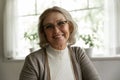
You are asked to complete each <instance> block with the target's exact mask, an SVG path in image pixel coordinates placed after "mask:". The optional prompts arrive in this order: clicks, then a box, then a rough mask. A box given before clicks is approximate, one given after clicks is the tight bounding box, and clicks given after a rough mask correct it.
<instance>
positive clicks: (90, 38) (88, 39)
mask: <svg viewBox="0 0 120 80" xmlns="http://www.w3.org/2000/svg"><path fill="white" fill-rule="evenodd" d="M79 38H80V39H82V40H83V41H84V44H85V45H87V46H88V47H96V46H98V45H97V44H96V43H95V42H96V40H97V37H96V36H95V35H94V34H84V35H80V36H79Z"/></svg>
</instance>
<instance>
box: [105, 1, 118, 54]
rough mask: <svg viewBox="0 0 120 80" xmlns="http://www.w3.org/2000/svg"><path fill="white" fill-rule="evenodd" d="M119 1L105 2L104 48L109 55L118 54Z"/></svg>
mask: <svg viewBox="0 0 120 80" xmlns="http://www.w3.org/2000/svg"><path fill="white" fill-rule="evenodd" d="M119 4H120V0H105V11H106V13H105V16H106V18H105V19H106V20H105V26H104V32H105V37H104V40H105V47H106V51H107V53H108V54H109V55H112V56H113V55H116V54H120V31H119V30H120V15H119V14H120V5H119Z"/></svg>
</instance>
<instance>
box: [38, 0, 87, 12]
mask: <svg viewBox="0 0 120 80" xmlns="http://www.w3.org/2000/svg"><path fill="white" fill-rule="evenodd" d="M52 6H60V7H63V8H65V9H67V10H69V11H71V10H75V9H82V8H86V7H87V0H43V1H41V0H37V10H38V14H39V13H41V12H42V11H43V10H44V9H46V8H48V7H52Z"/></svg>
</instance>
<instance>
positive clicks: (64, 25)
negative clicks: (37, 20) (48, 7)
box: [43, 12, 70, 50]
mask: <svg viewBox="0 0 120 80" xmlns="http://www.w3.org/2000/svg"><path fill="white" fill-rule="evenodd" d="M43 26H44V32H45V36H46V39H47V41H48V43H49V44H50V45H51V46H52V47H53V48H55V49H58V50H62V49H64V48H65V47H66V44H67V41H68V39H69V36H70V26H69V24H68V21H66V19H65V17H64V16H63V14H61V13H59V12H52V13H49V14H48V15H47V17H46V18H45V19H44V21H43Z"/></svg>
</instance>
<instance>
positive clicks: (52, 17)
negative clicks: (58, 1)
mask: <svg viewBox="0 0 120 80" xmlns="http://www.w3.org/2000/svg"><path fill="white" fill-rule="evenodd" d="M57 20H65V16H64V15H63V14H62V13H60V12H51V13H48V14H47V15H46V17H45V19H44V21H43V23H48V22H54V21H57Z"/></svg>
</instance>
